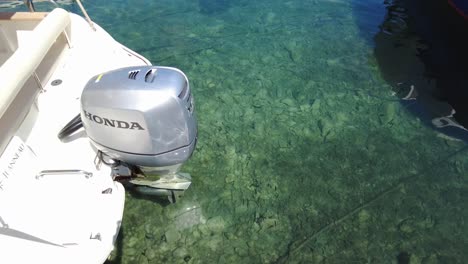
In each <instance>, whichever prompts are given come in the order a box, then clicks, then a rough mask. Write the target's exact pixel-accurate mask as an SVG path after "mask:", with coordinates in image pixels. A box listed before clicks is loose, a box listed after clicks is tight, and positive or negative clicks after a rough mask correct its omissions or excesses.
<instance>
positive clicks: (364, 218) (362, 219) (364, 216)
mask: <svg viewBox="0 0 468 264" xmlns="http://www.w3.org/2000/svg"><path fill="white" fill-rule="evenodd" d="M358 218H359V223H360V224H364V223H366V222H368V221H369V219H370V214H369V212H368V211H367V210H361V212H359V214H358Z"/></svg>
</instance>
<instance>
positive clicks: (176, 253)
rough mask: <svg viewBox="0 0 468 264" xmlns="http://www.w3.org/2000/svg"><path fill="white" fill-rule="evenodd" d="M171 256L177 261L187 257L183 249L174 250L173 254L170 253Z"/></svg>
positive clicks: (185, 250)
mask: <svg viewBox="0 0 468 264" xmlns="http://www.w3.org/2000/svg"><path fill="white" fill-rule="evenodd" d="M172 256H174V257H175V258H177V260H183V259H184V258H185V257H187V256H188V252H187V249H186V248H185V247H180V248H177V249H176V250H174V252H172ZM177 263H179V261H177Z"/></svg>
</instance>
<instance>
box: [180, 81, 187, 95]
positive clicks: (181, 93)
mask: <svg viewBox="0 0 468 264" xmlns="http://www.w3.org/2000/svg"><path fill="white" fill-rule="evenodd" d="M187 88H188V84H187V82H185V83H184V88H183V89H182V91H180V94H179V96H178V97H179V98H180V99H184V97H185V95H186V94H187V90H188V89H187Z"/></svg>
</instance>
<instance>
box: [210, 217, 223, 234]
mask: <svg viewBox="0 0 468 264" xmlns="http://www.w3.org/2000/svg"><path fill="white" fill-rule="evenodd" d="M206 226H207V227H208V228H209V229H210V230H211V231H213V232H216V233H219V232H222V231H223V230H224V227H225V226H226V223H225V221H224V219H223V218H222V217H221V216H216V217H213V218H210V219H208V221H207V222H206Z"/></svg>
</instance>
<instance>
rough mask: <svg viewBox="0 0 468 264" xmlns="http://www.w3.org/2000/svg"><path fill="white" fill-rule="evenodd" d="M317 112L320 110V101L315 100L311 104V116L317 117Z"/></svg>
mask: <svg viewBox="0 0 468 264" xmlns="http://www.w3.org/2000/svg"><path fill="white" fill-rule="evenodd" d="M319 110H320V99H317V100H315V101H314V102H313V103H312V114H314V115H318V114H319Z"/></svg>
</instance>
